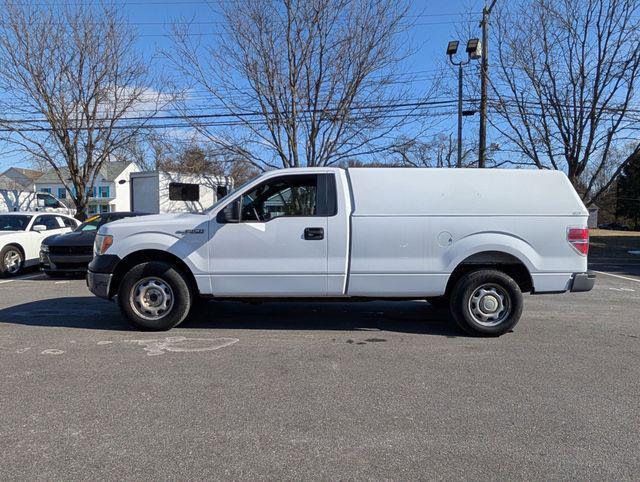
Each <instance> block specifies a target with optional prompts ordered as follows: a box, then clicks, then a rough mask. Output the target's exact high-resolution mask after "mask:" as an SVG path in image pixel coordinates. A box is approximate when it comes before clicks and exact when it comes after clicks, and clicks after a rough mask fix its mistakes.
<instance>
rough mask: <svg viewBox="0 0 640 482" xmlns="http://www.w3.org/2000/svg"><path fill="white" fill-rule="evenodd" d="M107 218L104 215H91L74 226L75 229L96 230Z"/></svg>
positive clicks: (106, 221) (105, 222)
mask: <svg viewBox="0 0 640 482" xmlns="http://www.w3.org/2000/svg"><path fill="white" fill-rule="evenodd" d="M108 222H109V221H108V218H106V217H104V216H99V215H97V216H92V217H90V218H89V219H87V220H86V221H85V222H84V223H82V224H81V225H80V226H78V227H77V228H76V231H97V230H98V228H99V227H100V226H102V225H103V224H107V223H108Z"/></svg>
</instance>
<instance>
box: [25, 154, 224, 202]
mask: <svg viewBox="0 0 640 482" xmlns="http://www.w3.org/2000/svg"><path fill="white" fill-rule="evenodd" d="M60 171H61V173H62V176H63V177H64V176H67V177H68V176H69V170H68V169H66V168H65V169H60ZM69 184H71V181H70V180H69ZM94 184H95V185H94V188H93V190H92V192H91V193H89V194H90V198H89V205H88V214H96V213H105V212H114V211H138V212H145V213H165V212H202V211H203V210H204V209H206V208H208V207H210V206H211V205H212V204H213V203H214V202H215V201H216V200H217V199H218V198H219V197H222V196H224V195H225V194H226V193H227V192H228V191H229V190H231V188H232V187H233V179H231V178H228V177H218V176H213V175H211V176H209V175H191V174H177V173H173V172H166V171H145V172H140V168H139V167H138V166H137V165H136V164H135V163H133V162H126V161H117V162H106V163H105V164H104V165H103V166H102V169H101V170H100V172H99V174H98V175H97V176H96V180H95V183H94ZM35 190H36V191H37V192H44V193H49V194H52V195H53V196H55V197H57V198H58V199H60V200H61V201H62V202H64V203H66V204H68V205H69V206H70V207H73V202H72V201H71V199H70V197H71V196H69V193H68V192H67V190H66V188H65V187H64V185H63V184H62V183H61V182H60V179H59V178H58V176H57V174H56V173H55V171H53V170H51V171H49V172H47V173H45V174H44V175H42V176H41V177H40V178H39V179H37V180H36V181H35Z"/></svg>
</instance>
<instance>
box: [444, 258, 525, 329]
mask: <svg viewBox="0 0 640 482" xmlns="http://www.w3.org/2000/svg"><path fill="white" fill-rule="evenodd" d="M522 305H523V301H522V292H521V291H520V288H519V287H518V284H517V283H516V282H515V281H514V280H513V279H512V278H511V277H509V276H507V275H506V274H504V273H503V272H501V271H496V270H490V269H482V270H478V271H472V272H471V273H467V274H466V275H464V276H463V277H462V278H460V280H459V281H458V282H457V283H456V285H455V286H454V288H453V291H452V296H451V303H450V308H451V313H452V314H453V317H454V319H455V320H456V323H458V325H459V326H460V328H462V329H463V330H464V331H465V332H466V333H468V334H470V335H473V336H500V335H502V334H504V333H507V332H508V331H511V330H512V329H513V328H514V327H515V326H516V324H517V323H518V321H519V320H520V316H521V315H522ZM492 310H493V311H492Z"/></svg>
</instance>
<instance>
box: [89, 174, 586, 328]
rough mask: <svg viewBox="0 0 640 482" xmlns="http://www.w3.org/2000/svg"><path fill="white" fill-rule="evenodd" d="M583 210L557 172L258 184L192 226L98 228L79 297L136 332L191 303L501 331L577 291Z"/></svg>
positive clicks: (174, 320)
mask: <svg viewBox="0 0 640 482" xmlns="http://www.w3.org/2000/svg"><path fill="white" fill-rule="evenodd" d="M587 216H588V212H587V210H586V208H585V206H584V205H583V203H582V201H581V200H580V198H579V197H578V195H577V194H576V192H575V190H574V189H573V187H572V186H571V184H570V183H569V181H568V180H567V178H566V176H564V174H562V173H560V172H553V171H534V170H497V169H486V170H485V169H460V170H456V169H452V170H450V169H406V168H358V169H349V170H343V169H337V168H311V169H288V170H282V171H273V172H269V173H267V174H265V175H263V176H262V177H260V178H258V179H255V180H254V181H252V182H250V183H248V184H246V185H245V186H242V187H240V188H239V189H238V190H237V191H235V192H234V193H231V194H230V195H228V196H227V197H225V198H223V199H221V200H220V201H219V202H218V203H216V204H215V205H214V206H213V207H212V208H211V210H210V211H209V212H207V213H205V214H167V215H157V216H146V217H144V218H135V219H125V220H122V221H117V222H114V223H110V224H108V225H106V226H103V227H102V228H101V229H100V231H99V234H98V236H97V238H96V245H95V255H96V256H95V257H94V259H93V261H92V263H91V264H90V266H89V273H88V277H87V282H88V286H89V288H90V289H91V291H92V292H93V293H95V294H96V295H98V296H101V297H104V298H108V299H109V298H112V297H114V296H117V298H118V301H119V304H120V307H121V310H122V312H123V313H124V315H125V316H126V317H127V318H129V319H130V320H131V321H132V322H133V323H135V324H136V325H138V326H140V327H143V328H146V329H159V330H165V329H169V328H171V327H173V326H176V325H177V324H178V323H180V322H181V321H183V320H184V319H185V317H186V316H187V315H188V313H189V310H190V308H191V306H192V305H193V303H194V300H195V299H196V298H197V297H211V296H213V297H216V298H234V299H253V300H255V299H257V298H265V299H273V298H318V299H332V300H335V299H342V300H345V299H354V298H357V299H363V298H366V299H379V298H392V299H416V298H427V299H429V300H430V301H431V302H433V303H442V302H447V303H448V304H449V306H450V308H451V310H452V312H453V316H454V318H455V319H456V321H457V322H458V323H459V324H460V326H461V327H462V328H463V329H464V330H466V331H467V332H469V333H471V334H474V335H500V334H502V333H505V332H506V331H508V330H511V329H512V328H513V327H514V325H515V324H516V323H517V322H518V319H519V318H520V314H521V312H522V293H523V292H529V293H535V294H542V293H562V292H565V291H568V290H570V291H587V290H590V289H591V288H592V287H593V284H594V282H595V277H594V275H592V274H591V273H587V251H588V246H589V244H588V243H589V239H588V237H589V234H588V230H587Z"/></svg>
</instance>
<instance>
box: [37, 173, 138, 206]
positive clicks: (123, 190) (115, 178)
mask: <svg viewBox="0 0 640 482" xmlns="http://www.w3.org/2000/svg"><path fill="white" fill-rule="evenodd" d="M139 170H140V168H139V167H138V166H137V164H136V163H134V162H128V161H113V162H105V163H104V164H103V165H102V168H101V169H100V171H99V172H98V175H97V176H96V180H95V183H94V186H93V189H92V190H91V192H89V205H88V213H89V214H96V213H105V212H114V211H130V210H131V173H132V172H138V171H139ZM60 173H61V174H62V177H63V178H65V179H68V182H67V184H68V185H69V186H71V179H70V177H69V169H68V168H60ZM35 186H36V190H37V191H38V192H47V193H50V194H53V195H54V196H55V197H57V198H58V199H60V200H61V201H62V202H65V203H66V204H72V203H70V197H71V196H70V194H71V193H69V192H68V191H67V189H66V188H65V186H64V184H62V182H60V179H59V178H58V174H57V173H56V171H55V170H53V169H52V170H50V171H48V172H45V173H44V174H43V175H42V176H41V177H40V178H39V179H37V180H36V182H35ZM72 189H75V188H72Z"/></svg>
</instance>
